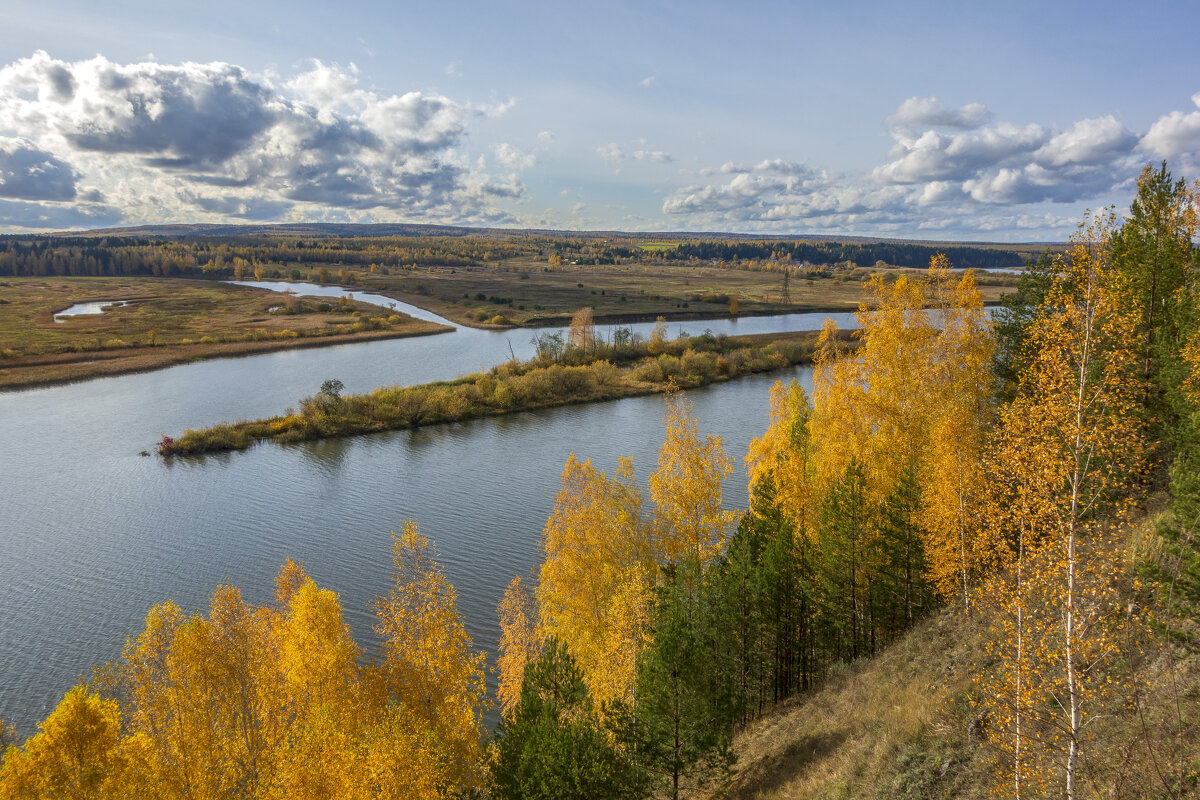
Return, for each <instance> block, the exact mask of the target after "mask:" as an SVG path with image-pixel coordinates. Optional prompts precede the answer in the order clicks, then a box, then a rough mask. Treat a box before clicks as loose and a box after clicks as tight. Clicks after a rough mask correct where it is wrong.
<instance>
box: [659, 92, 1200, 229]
mask: <svg viewBox="0 0 1200 800" xmlns="http://www.w3.org/2000/svg"><path fill="white" fill-rule="evenodd" d="M1193 100H1194V101H1195V102H1196V104H1197V105H1198V106H1200V94H1198V95H1197V96H1196V97H1195V98H1193ZM885 123H886V126H887V129H888V131H889V133H890V134H891V137H892V139H893V145H892V147H891V149H890V151H889V152H888V154H887V158H886V159H885V161H884V162H883V163H882V164H880V165H879V166H877V167H875V168H874V169H872V170H870V171H867V172H862V173H854V174H846V175H836V176H835V175H829V174H827V173H825V172H820V171H815V170H813V169H811V168H809V167H807V166H805V165H803V164H800V163H797V162H793V161H789V160H786V159H773V160H766V161H762V162H760V163H758V164H741V163H737V162H732V161H731V162H726V163H725V164H722V165H721V166H719V167H710V168H705V169H702V170H700V171H699V175H700V176H701V177H702V178H707V179H708V182H706V183H699V184H696V185H692V186H686V187H683V188H681V189H679V190H677V191H675V192H673V193H672V194H670V195H669V196H668V197H667V198H666V199H665V201H664V203H663V207H662V210H663V213H664V214H667V215H670V216H675V217H690V218H691V219H690V220H689V222H688V223H687V225H688V227H694V226H696V225H705V226H711V227H713V228H729V227H731V226H732V227H735V228H738V229H743V230H772V231H780V230H797V229H814V230H821V231H824V232H829V233H836V232H839V231H841V232H849V233H864V232H873V233H881V234H887V233H901V234H903V233H904V232H905V231H908V232H912V231H915V230H929V231H933V230H940V231H954V232H956V233H958V234H963V233H972V232H973V233H991V232H993V231H999V230H1005V231H1010V232H1011V231H1018V230H1019V231H1028V232H1029V233H1030V235H1033V232H1035V231H1045V232H1046V233H1047V234H1048V235H1054V236H1059V235H1062V234H1063V233H1065V232H1066V229H1068V228H1069V224H1068V223H1067V222H1066V220H1067V219H1069V216H1067V215H1061V214H1053V213H1049V212H1043V211H1042V210H1041V209H1036V210H1034V211H1031V212H1028V213H1027V212H1021V213H1013V212H1011V209H1012V208H1014V207H1015V208H1030V207H1036V206H1037V205H1038V204H1043V203H1076V202H1083V201H1093V200H1096V199H1101V200H1107V199H1108V198H1111V197H1113V196H1114V194H1115V193H1117V192H1120V191H1123V189H1124V188H1127V187H1128V184H1129V181H1130V179H1131V177H1132V176H1133V175H1134V174H1136V172H1137V165H1138V163H1139V162H1140V161H1144V160H1145V159H1146V151H1151V152H1158V153H1161V154H1162V155H1163V156H1168V155H1170V156H1175V155H1178V154H1180V153H1189V152H1190V153H1196V152H1198V151H1200V112H1193V113H1191V114H1182V113H1181V112H1175V113H1174V114H1173V115H1167V116H1165V117H1163V118H1162V119H1160V120H1159V121H1158V122H1157V123H1155V125H1154V126H1153V127H1152V128H1151V132H1150V133H1148V134H1146V136H1144V137H1142V138H1141V140H1140V143H1139V137H1138V136H1137V134H1135V133H1133V132H1132V131H1130V130H1129V129H1127V128H1126V127H1125V126H1124V125H1123V124H1122V123H1121V122H1120V121H1119V120H1118V119H1117V118H1116V117H1115V116H1113V115H1106V116H1099V117H1094V118H1089V119H1083V120H1079V121H1077V122H1075V123H1073V124H1071V125H1069V126H1067V127H1066V128H1065V129H1056V128H1054V127H1049V126H1043V125H1039V124H1026V125H1015V124H1012V123H1008V122H993V121H992V120H991V113H990V112H989V111H988V110H987V108H986V107H985V106H984V105H982V104H981V103H971V104H968V105H965V106H962V107H960V108H947V107H945V106H943V105H942V104H941V103H940V102H938V101H937V100H936V99H935V98H910V99H908V100H906V101H905V102H904V103H902V104H901V105H900V107H899V108H898V109H896V111H894V112H893V113H892V114H891V115H889V116H888V117H887V119H886V120H885ZM1155 148H1158V149H1157V150H1155ZM1006 209H1007V210H1009V212H1008V213H1003V212H1004V211H1005V210H1006Z"/></svg>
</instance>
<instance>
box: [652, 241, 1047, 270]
mask: <svg viewBox="0 0 1200 800" xmlns="http://www.w3.org/2000/svg"><path fill="white" fill-rule="evenodd" d="M938 253H944V254H946V255H947V256H949V257H950V261H951V263H953V264H955V265H958V266H970V267H979V268H981V269H1002V268H1004V267H1019V266H1021V265H1022V264H1024V263H1025V262H1024V259H1023V258H1022V257H1021V254H1020V253H1017V252H1015V251H1013V250H993V249H989V248H983V247H966V246H947V247H934V246H931V245H924V244H907V243H903V242H809V241H793V242H787V241H784V242H777V241H765V242H753V241H751V242H730V241H721V242H708V241H701V242H684V243H682V244H680V245H679V246H678V247H676V248H675V249H673V250H668V251H665V252H664V253H663V254H662V256H663V258H664V259H667V260H670V261H689V260H692V259H699V260H704V261H712V260H714V259H715V260H717V261H727V262H732V261H746V260H750V259H756V260H760V261H761V260H764V259H774V260H776V261H785V260H786V261H794V262H805V261H807V262H809V263H810V264H843V263H845V262H847V261H850V262H853V263H854V266H856V267H873V266H875V262H877V261H883V262H884V263H886V264H889V265H890V266H893V267H913V268H924V267H927V266H929V260H930V259H931V258H933V257H934V256H935V255H937V254H938Z"/></svg>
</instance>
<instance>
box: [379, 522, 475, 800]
mask: <svg viewBox="0 0 1200 800" xmlns="http://www.w3.org/2000/svg"><path fill="white" fill-rule="evenodd" d="M393 536H394V540H393V548H392V563H393V565H394V568H395V582H394V585H393V587H392V591H391V592H390V593H389V595H388V596H387V597H385V598H381V599H380V600H378V601H377V602H376V604H375V616H376V623H375V631H376V633H378V634H379V635H380V637H381V638H382V639H383V655H384V659H383V663H382V664H381V665H380V667H379V670H378V674H379V678H380V682H381V686H380V688H381V689H382V692H383V697H384V701H385V702H384V703H383V705H384V706H385V707H386V708H387V712H386V715H385V720H384V724H385V725H387V726H388V727H389V729H392V730H395V729H396V728H397V726H400V725H411V726H413V727H412V728H411V729H410V731H411V736H414V737H417V738H418V739H421V738H423V737H424V736H425V733H424V732H428V734H429V735H431V736H433V737H434V741H435V742H436V743H437V747H436V748H435V749H434V751H433V752H434V753H435V754H436V755H437V757H438V759H439V760H440V761H442V762H444V763H445V764H446V770H445V774H444V782H443V784H442V786H441V788H440V792H441V793H442V796H448V795H449V794H451V793H452V792H453V791H459V790H462V791H469V790H471V789H472V788H474V787H478V786H480V785H481V783H482V779H483V747H482V744H481V737H482V733H483V727H482V726H483V722H482V718H481V709H482V706H483V704H484V702H485V699H486V695H485V687H484V654H483V653H482V652H480V653H476V652H475V651H474V649H473V645H472V642H471V637H470V635H469V634H468V633H467V630H466V627H465V626H464V625H463V621H462V616H461V615H460V614H459V612H458V595H457V593H456V592H455V590H454V586H453V585H452V584H451V583H450V581H449V580H447V579H446V575H445V573H444V572H443V570H442V568H441V566H440V565H439V564H438V563H437V560H436V557H435V556H436V553H435V551H434V548H433V545H432V544H431V543H430V541H429V540H428V539H426V538H425V537H424V536H422V535H421V533H420V531H418V530H417V524H416V523H415V522H413V521H412V520H409V521H408V522H406V523H405V524H404V529H403V531H402V532H401V533H400V534H394V535H393ZM388 752H391V751H388ZM415 754H416V751H415V752H414V753H412V754H409V756H407V757H408V758H411V757H412V756H414V755H415Z"/></svg>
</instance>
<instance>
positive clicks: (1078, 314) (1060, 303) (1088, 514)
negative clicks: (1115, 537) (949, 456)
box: [986, 217, 1143, 798]
mask: <svg viewBox="0 0 1200 800" xmlns="http://www.w3.org/2000/svg"><path fill="white" fill-rule="evenodd" d="M1110 230H1111V219H1110V218H1108V217H1100V218H1099V219H1095V220H1093V221H1092V222H1091V224H1090V225H1088V227H1086V228H1085V229H1083V230H1081V233H1080V234H1079V235H1078V236H1077V237H1076V238H1075V240H1074V242H1073V246H1072V248H1071V250H1070V252H1069V253H1068V254H1067V256H1066V257H1065V258H1063V259H1062V260H1061V261H1060V272H1061V277H1060V278H1059V279H1058V280H1056V282H1055V285H1054V286H1053V287H1052V289H1051V291H1050V292H1049V293H1048V295H1047V298H1046V301H1045V303H1046V306H1047V309H1046V313H1044V314H1041V315H1039V317H1038V318H1037V319H1036V320H1035V322H1034V323H1033V327H1032V331H1031V348H1032V351H1031V352H1032V353H1033V354H1034V355H1033V357H1032V360H1031V362H1030V365H1029V367H1028V369H1027V370H1026V372H1025V373H1024V374H1023V375H1022V377H1021V382H1020V390H1019V392H1018V395H1017V397H1016V399H1014V400H1013V402H1012V403H1010V404H1008V405H1007V406H1006V407H1004V408H1003V409H1002V411H1001V414H1000V432H999V435H998V439H997V444H996V456H995V464H996V466H995V471H996V475H997V480H998V483H999V485H1000V486H1002V487H1003V489H1004V491H1003V493H1002V494H1001V496H1000V497H999V501H998V502H995V503H993V504H991V506H990V508H989V509H988V514H987V518H986V521H987V524H988V525H989V528H990V530H991V531H992V532H993V535H995V536H997V537H1002V536H1004V535H1005V534H1007V540H1008V541H1009V542H1010V545H1009V547H1008V549H1009V551H1010V553H1015V555H1016V558H1017V559H1018V560H1017V561H1016V566H1017V570H1018V571H1017V575H1018V576H1019V577H1020V580H1021V585H1020V586H1019V587H1018V589H1019V592H1020V595H1019V597H1018V599H1017V600H1016V601H1014V603H1010V604H1009V605H1010V608H1009V609H1008V613H1006V614H1002V615H1000V616H998V618H997V623H998V626H999V628H998V632H997V634H996V636H997V639H998V640H999V641H1000V642H1002V643H1003V646H1002V647H999V648H998V651H999V652H1001V653H1002V661H1001V666H1000V667H999V670H1000V672H1001V673H1002V674H1003V675H1007V676H1011V679H1010V680H1011V682H1012V683H1013V684H1014V685H1012V686H1009V687H1007V688H1006V689H1005V690H1004V691H1001V692H998V693H997V696H998V697H1011V698H1013V702H1012V703H1011V706H1012V707H1013V708H1018V709H1019V708H1021V707H1022V706H1023V704H1026V702H1027V701H1026V700H1025V696H1026V693H1027V692H1032V693H1034V694H1033V701H1031V702H1030V703H1029V704H1030V705H1034V706H1036V707H1038V708H1042V709H1046V708H1049V709H1050V710H1051V713H1052V716H1051V718H1050V719H1049V720H1046V721H1045V726H1044V727H1043V728H1042V729H1041V735H1040V736H1039V737H1038V738H1036V739H1034V738H1033V737H1031V736H1030V735H1029V734H1028V731H1029V728H1028V727H1024V728H1022V727H1021V725H1020V724H1019V723H1020V720H1021V718H1020V717H1019V716H1014V717H1013V727H1012V729H1011V730H1010V733H1011V734H1012V737H1011V738H1010V739H1009V741H1011V742H1013V743H1014V749H1015V748H1016V747H1017V744H1016V743H1020V745H1021V746H1022V747H1023V748H1024V750H1023V752H1024V753H1025V756H1024V760H1023V761H1022V762H1020V763H1018V766H1017V768H1016V772H1015V774H1016V776H1017V777H1016V779H1015V783H1014V785H1015V786H1016V787H1017V788H1018V789H1019V784H1020V777H1021V776H1022V775H1023V774H1025V773H1024V770H1025V769H1026V765H1030V769H1032V764H1033V763H1034V761H1035V759H1034V756H1033V751H1038V752H1044V749H1045V748H1047V747H1048V748H1052V749H1053V751H1054V752H1056V753H1058V754H1059V755H1060V757H1059V758H1058V759H1056V763H1055V764H1054V770H1053V772H1052V773H1050V772H1047V773H1043V774H1042V776H1040V779H1041V780H1043V781H1045V780H1047V779H1048V778H1049V776H1050V775H1052V774H1053V775H1061V776H1063V789H1064V791H1065V793H1066V796H1067V797H1068V798H1074V797H1077V796H1079V792H1080V791H1081V785H1082V784H1081V778H1082V777H1083V775H1082V774H1081V771H1082V769H1083V765H1084V764H1085V761H1084V759H1083V752H1084V750H1085V749H1086V748H1087V747H1088V746H1089V742H1090V740H1089V734H1088V731H1089V728H1090V727H1091V726H1092V724H1093V723H1094V721H1095V720H1096V719H1098V718H1100V717H1101V715H1102V714H1103V713H1104V710H1105V708H1106V703H1107V702H1109V701H1110V700H1111V695H1112V693H1113V689H1114V688H1115V684H1114V683H1113V681H1112V680H1111V678H1110V670H1112V669H1113V668H1114V666H1113V660H1114V657H1115V652H1116V651H1115V644H1114V626H1115V625H1116V624H1117V622H1118V621H1119V619H1120V615H1119V614H1118V615H1117V619H1116V620H1114V619H1113V614H1114V609H1120V608H1121V606H1120V604H1119V603H1116V602H1114V595H1113V592H1114V591H1115V589H1114V586H1115V581H1116V580H1117V579H1118V578H1119V576H1120V574H1121V568H1120V564H1119V562H1117V561H1116V559H1115V558H1114V557H1113V556H1112V548H1111V547H1106V546H1105V545H1104V541H1105V538H1106V537H1107V536H1108V535H1109V533H1110V531H1111V530H1112V529H1113V528H1114V527H1115V526H1118V525H1119V524H1120V520H1121V518H1122V508H1123V502H1124V500H1125V498H1126V497H1127V496H1128V493H1129V491H1130V490H1131V488H1132V487H1133V486H1134V484H1135V483H1136V481H1137V478H1138V468H1139V454H1140V453H1141V441H1142V438H1141V424H1140V420H1139V413H1138V406H1139V400H1140V398H1141V397H1142V391H1143V390H1142V381H1141V380H1140V379H1139V376H1138V372H1139V370H1138V366H1139V365H1138V357H1137V354H1136V353H1135V351H1134V350H1133V348H1132V347H1131V343H1133V342H1136V341H1138V339H1137V337H1136V336H1135V331H1136V330H1137V318H1136V316H1134V314H1132V313H1131V310H1130V308H1129V307H1128V305H1127V304H1125V303H1124V302H1123V297H1122V293H1121V292H1120V290H1119V281H1118V276H1117V275H1116V274H1115V273H1114V270H1113V268H1112V265H1111V263H1110V260H1109V255H1110V250H1109V238H1108V235H1109V232H1110ZM1013 531H1016V532H1018V534H1019V538H1018V539H1017V546H1016V547H1015V548H1014V547H1013V546H1012V545H1011V541H1012V538H1013V537H1012V533H1013ZM1000 540H1001V541H1003V539H1000ZM1034 553H1036V554H1037V558H1033V557H1032V555H1033V554H1034ZM1011 558H1012V556H1011V555H1010V559H1011ZM1034 598H1036V602H1034V601H1033V599H1034ZM1039 612H1040V614H1042V615H1043V618H1044V619H1050V620H1053V621H1055V623H1056V624H1054V625H1046V624H1043V625H1039V624H1038V623H1036V622H1035V621H1034V617H1035V616H1036V614H1037V613H1039ZM1014 625H1016V626H1017V627H1015V628H1014V627H1013V626H1014ZM1035 680H1036V681H1037V683H1036V684H1035V683H1034V681H1035ZM1021 681H1023V682H1024V683H1023V686H1020V688H1018V684H1019V682H1021ZM1024 719H1025V721H1026V722H1027V723H1028V722H1030V718H1029V717H1028V716H1026V717H1025V718H1024Z"/></svg>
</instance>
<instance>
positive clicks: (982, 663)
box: [717, 498, 1200, 800]
mask: <svg viewBox="0 0 1200 800" xmlns="http://www.w3.org/2000/svg"><path fill="white" fill-rule="evenodd" d="M1162 506H1163V502H1162V500H1161V498H1152V500H1151V502H1149V503H1147V513H1145V514H1144V516H1142V518H1141V519H1140V520H1139V521H1138V522H1137V524H1136V525H1135V527H1134V528H1133V529H1132V530H1131V531H1130V536H1129V538H1128V539H1127V540H1126V542H1125V544H1124V547H1125V549H1126V552H1127V555H1128V556H1129V559H1130V563H1131V565H1139V566H1140V567H1143V568H1144V567H1146V566H1149V565H1155V564H1157V565H1159V566H1161V567H1163V568H1164V570H1165V571H1164V572H1163V573H1160V577H1159V582H1158V583H1154V582H1147V584H1146V587H1147V589H1149V590H1150V591H1151V594H1149V595H1148V596H1147V599H1148V600H1149V602H1150V604H1151V607H1152V609H1155V611H1154V616H1155V617H1156V619H1157V620H1158V623H1157V624H1158V626H1159V627H1158V629H1157V630H1158V633H1157V635H1156V636H1155V637H1154V641H1153V642H1150V643H1148V647H1147V650H1146V656H1145V658H1144V660H1142V661H1141V662H1140V668H1139V673H1138V674H1139V679H1140V680H1141V681H1143V684H1142V685H1143V691H1142V692H1141V694H1140V700H1139V703H1138V705H1137V708H1134V709H1126V710H1125V711H1124V712H1119V713H1112V714H1107V715H1104V716H1103V717H1102V718H1101V719H1100V721H1099V724H1098V726H1097V728H1096V729H1095V731H1094V738H1093V740H1092V744H1091V745H1090V749H1089V752H1090V753H1091V764H1090V768H1091V770H1092V771H1091V774H1090V776H1089V778H1088V780H1086V781H1085V783H1086V787H1085V791H1084V795H1085V796H1087V797H1101V796H1102V797H1107V798H1118V799H1124V798H1129V799H1130V800H1133V799H1135V798H1136V799H1137V800H1142V799H1143V798H1160V797H1174V798H1195V797H1198V796H1200V633H1198V631H1200V623H1198V622H1197V620H1198V619H1200V608H1198V605H1200V604H1198V603H1197V602H1196V601H1195V600H1194V599H1193V600H1191V601H1186V602H1183V604H1182V607H1181V608H1180V609H1179V611H1180V613H1178V614H1169V613H1168V612H1167V611H1166V609H1165V608H1164V607H1162V603H1163V602H1164V601H1165V599H1166V594H1167V592H1169V591H1170V585H1171V584H1170V580H1169V578H1170V569H1171V568H1172V565H1173V562H1172V561H1171V559H1170V558H1169V557H1168V556H1166V555H1165V549H1164V546H1163V540H1162V539H1161V537H1160V535H1159V534H1158V533H1157V532H1156V529H1157V528H1158V527H1159V524H1160V522H1161V521H1162V519H1163V518H1164V512H1162V511H1161V507H1162ZM1175 566H1177V564H1176V565H1175ZM1164 576H1165V577H1164ZM1176 599H1177V600H1179V599H1180V598H1176ZM979 616H980V615H975V616H973V617H972V618H969V619H968V618H965V617H963V616H962V615H961V614H958V613H956V612H952V611H942V612H940V613H938V614H937V615H935V616H934V617H932V618H931V619H929V620H926V621H925V622H923V623H921V624H920V625H918V626H917V627H916V628H914V629H913V630H912V631H911V632H910V633H909V634H908V635H907V636H905V637H904V638H903V639H902V640H900V641H899V642H897V643H896V644H895V645H893V646H892V647H890V648H888V649H887V650H886V651H884V652H883V653H882V654H880V655H879V656H877V657H876V658H875V659H874V660H872V661H870V662H866V663H861V664H857V665H854V666H852V667H850V668H847V669H844V670H841V671H839V672H837V673H836V674H835V675H833V676H832V677H831V678H830V679H829V680H828V681H827V682H826V683H825V684H824V685H823V686H822V687H821V688H820V689H819V690H817V691H815V692H812V693H810V694H808V695H803V696H800V697H796V698H793V699H792V700H790V701H788V702H786V703H783V704H781V705H780V706H779V707H777V708H775V709H773V710H772V711H770V712H769V713H768V714H767V715H766V716H765V717H763V718H762V719H760V720H757V721H754V722H752V723H751V724H750V725H748V726H747V728H746V729H745V730H744V731H742V732H741V733H740V734H739V735H738V737H737V740H736V742H735V750H736V752H737V755H738V764H737V768H736V770H735V773H734V775H733V778H732V780H731V782H730V783H729V784H728V785H727V786H726V787H724V788H723V790H722V791H721V792H720V793H719V794H718V795H717V796H719V797H723V798H746V799H747V800H749V799H750V798H753V799H754V800H778V799H779V798H879V799H880V800H882V799H883V798H887V799H888V800H892V798H896V799H897V800H940V799H942V798H945V799H946V800H949V798H956V799H961V800H983V799H984V798H993V797H996V796H997V795H995V794H994V793H993V789H994V787H995V783H996V775H995V772H996V769H997V766H996V765H997V763H998V762H997V758H998V757H1000V753H999V749H998V748H997V747H995V744H994V743H992V742H989V741H988V740H987V736H988V730H987V727H986V724H985V725H984V726H983V728H982V730H977V731H975V735H972V733H971V728H972V727H973V726H974V723H975V722H976V721H977V720H978V719H979V718H978V717H977V714H978V711H977V708H976V707H975V706H973V705H972V704H971V703H970V702H969V700H968V698H969V696H970V695H971V694H972V693H973V692H974V691H975V689H974V680H975V676H976V675H977V674H979V673H980V672H981V671H984V670H987V669H989V662H988V660H987V658H986V656H985V653H984V648H983V644H982V643H983V635H984V630H983V629H984V627H985V624H986V620H981V619H979ZM1168 632H1169V634H1170V635H1166V634H1167V633H1168ZM1176 781H1178V783H1176ZM1026 788H1027V790H1029V789H1030V788H1031V787H1026ZM1058 789H1061V787H1055V786H1051V787H1048V789H1047V792H1049V794H1048V795H1047V796H1051V797H1057V796H1059V795H1057V794H1054V792H1055V791H1056V790H1058ZM1029 796H1031V797H1033V796H1041V795H1037V793H1036V792H1031V793H1030V795H1029Z"/></svg>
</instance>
